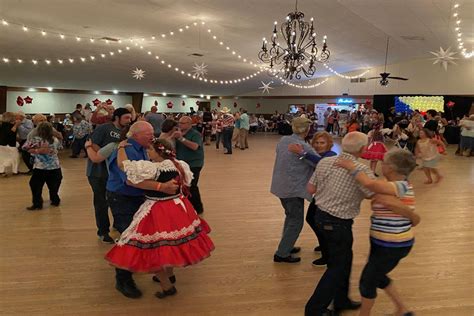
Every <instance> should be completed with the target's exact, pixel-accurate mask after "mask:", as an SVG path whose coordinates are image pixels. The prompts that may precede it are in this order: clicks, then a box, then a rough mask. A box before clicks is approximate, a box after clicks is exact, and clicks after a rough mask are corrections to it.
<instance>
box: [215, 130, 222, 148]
mask: <svg viewBox="0 0 474 316" xmlns="http://www.w3.org/2000/svg"><path fill="white" fill-rule="evenodd" d="M222 139H223V135H222V132H216V148H217V149H219V145H220V144H221V142H222Z"/></svg>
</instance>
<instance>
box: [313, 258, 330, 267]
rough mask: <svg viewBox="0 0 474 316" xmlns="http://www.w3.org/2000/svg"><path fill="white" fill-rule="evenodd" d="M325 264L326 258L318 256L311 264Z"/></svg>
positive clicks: (326, 262)
mask: <svg viewBox="0 0 474 316" xmlns="http://www.w3.org/2000/svg"><path fill="white" fill-rule="evenodd" d="M326 264H328V261H327V260H326V258H319V259H316V260H314V261H313V265H315V266H325V265H326Z"/></svg>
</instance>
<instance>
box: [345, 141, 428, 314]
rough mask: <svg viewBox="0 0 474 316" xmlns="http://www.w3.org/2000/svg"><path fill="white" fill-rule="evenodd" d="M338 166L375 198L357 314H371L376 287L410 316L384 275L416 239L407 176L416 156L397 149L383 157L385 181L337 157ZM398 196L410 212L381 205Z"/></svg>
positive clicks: (411, 190) (413, 166) (411, 196)
mask: <svg viewBox="0 0 474 316" xmlns="http://www.w3.org/2000/svg"><path fill="white" fill-rule="evenodd" d="M337 165H338V166H340V167H343V168H345V169H347V170H349V171H350V173H351V175H353V176H354V177H355V179H356V180H357V181H358V182H359V183H360V184H361V185H363V186H365V187H366V188H367V189H369V190H371V191H373V192H374V193H376V194H378V197H377V195H376V198H374V200H373V201H372V211H373V213H372V216H371V226H370V254H369V259H368V261H367V264H366V265H365V267H364V270H363V272H362V275H361V278H360V284H359V290H360V293H361V296H362V306H361V310H360V315H363V316H365V315H370V310H371V309H372V307H373V306H374V303H375V298H376V297H377V288H380V289H383V290H385V292H386V293H387V294H388V296H390V298H391V299H392V301H393V303H394V304H395V306H396V308H397V311H396V313H395V315H404V316H410V315H413V313H412V312H409V311H408V309H407V307H406V306H405V305H404V304H403V302H402V300H401V298H400V296H399V294H398V292H397V291H396V289H395V287H394V285H393V283H392V281H391V280H390V278H389V277H388V276H387V274H388V273H389V272H390V271H392V270H393V269H394V268H395V267H396V266H397V265H398V263H399V262H400V260H401V259H403V258H404V257H406V256H407V255H408V253H409V252H410V250H411V248H412V246H413V243H414V241H415V239H414V234H413V229H412V226H416V225H417V224H418V223H419V222H420V217H419V216H418V215H417V214H416V213H414V210H415V195H414V193H413V187H412V185H411V184H410V183H409V182H408V181H407V178H408V175H409V174H410V173H411V172H412V171H413V170H414V169H415V167H416V159H415V157H414V156H413V155H412V154H411V153H410V152H408V151H406V150H402V149H397V150H393V151H390V152H389V153H387V154H386V155H385V157H384V161H383V163H382V172H383V174H384V176H385V177H386V178H387V180H388V181H386V180H375V179H370V178H369V177H368V176H367V175H366V174H365V173H363V172H359V170H357V169H356V166H355V165H354V163H353V162H352V161H350V160H342V159H339V161H338V162H337ZM393 197H397V198H398V199H400V201H401V202H403V204H405V205H407V206H409V207H410V208H411V210H412V211H399V210H397V211H395V210H391V209H389V208H387V207H385V206H384V203H383V201H384V199H386V198H393Z"/></svg>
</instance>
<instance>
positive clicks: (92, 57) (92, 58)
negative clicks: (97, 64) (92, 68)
mask: <svg viewBox="0 0 474 316" xmlns="http://www.w3.org/2000/svg"><path fill="white" fill-rule="evenodd" d="M104 57H105V55H104ZM90 59H91V60H94V59H95V57H94V56H91V57H90Z"/></svg>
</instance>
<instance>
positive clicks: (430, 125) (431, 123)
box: [423, 110, 438, 133]
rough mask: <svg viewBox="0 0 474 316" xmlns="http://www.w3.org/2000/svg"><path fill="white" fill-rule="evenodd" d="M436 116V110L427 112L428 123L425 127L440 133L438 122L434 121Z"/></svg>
mask: <svg viewBox="0 0 474 316" xmlns="http://www.w3.org/2000/svg"><path fill="white" fill-rule="evenodd" d="M436 115H438V112H436V111H435V110H428V111H426V123H425V126H423V127H424V128H427V129H429V130H430V131H432V132H434V133H436V132H437V131H438V121H437V120H435V119H434V118H435V116H436Z"/></svg>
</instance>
